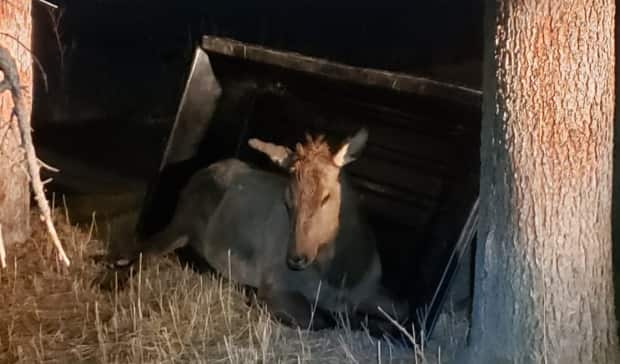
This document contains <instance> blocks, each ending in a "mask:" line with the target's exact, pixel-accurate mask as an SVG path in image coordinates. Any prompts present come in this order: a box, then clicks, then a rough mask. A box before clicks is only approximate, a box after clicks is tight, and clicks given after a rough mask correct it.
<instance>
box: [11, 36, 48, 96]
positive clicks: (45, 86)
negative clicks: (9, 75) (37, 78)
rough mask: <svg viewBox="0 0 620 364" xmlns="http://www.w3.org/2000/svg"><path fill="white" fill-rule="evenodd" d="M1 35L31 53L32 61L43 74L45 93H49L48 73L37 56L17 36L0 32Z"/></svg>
mask: <svg viewBox="0 0 620 364" xmlns="http://www.w3.org/2000/svg"><path fill="white" fill-rule="evenodd" d="M0 35H3V36H5V37H7V38H11V39H13V40H14V41H16V42H17V44H19V45H20V46H21V47H22V48H24V49H25V50H27V51H28V53H30V55H31V56H32V59H33V60H34V62H35V63H36V64H37V67H38V68H39V72H41V76H42V77H43V87H44V88H45V92H48V91H49V88H48V87H47V73H46V72H45V68H43V65H42V64H41V62H39V59H38V58H37V56H35V55H34V53H33V52H32V50H31V49H30V48H28V47H27V46H26V45H25V44H24V43H22V42H21V41H20V40H19V39H17V38H16V37H15V36H13V35H11V34H9V33H3V32H0ZM5 78H6V75H5ZM10 87H11V85H9V88H10Z"/></svg>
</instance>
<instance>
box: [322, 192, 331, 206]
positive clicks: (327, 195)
mask: <svg viewBox="0 0 620 364" xmlns="http://www.w3.org/2000/svg"><path fill="white" fill-rule="evenodd" d="M329 196H330V195H329V193H328V194H326V195H325V196H323V199H322V200H321V206H323V205H325V203H326V202H327V200H329Z"/></svg>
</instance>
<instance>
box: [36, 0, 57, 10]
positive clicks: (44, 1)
mask: <svg viewBox="0 0 620 364" xmlns="http://www.w3.org/2000/svg"><path fill="white" fill-rule="evenodd" d="M38 1H39V2H40V3H41V4H45V5H47V6H49V7H50V8H52V9H58V5H56V4H53V3H51V2H49V1H46V0H38Z"/></svg>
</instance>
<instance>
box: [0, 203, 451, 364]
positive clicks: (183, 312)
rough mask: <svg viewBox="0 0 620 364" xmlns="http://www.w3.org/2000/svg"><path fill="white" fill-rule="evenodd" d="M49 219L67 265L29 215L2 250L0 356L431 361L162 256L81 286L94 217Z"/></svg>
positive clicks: (94, 269) (88, 266)
mask: <svg viewBox="0 0 620 364" xmlns="http://www.w3.org/2000/svg"><path fill="white" fill-rule="evenodd" d="M56 214H57V215H58V211H56ZM56 220H57V227H58V230H59V233H60V234H61V239H62V240H63V243H64V244H65V246H66V249H67V253H68V254H69V256H70V258H71V261H72V265H71V267H70V268H69V269H67V268H65V267H64V266H62V264H61V263H60V261H58V260H57V259H56V257H55V252H54V251H53V249H52V247H51V244H49V242H48V238H47V235H46V231H45V228H44V225H43V223H42V222H40V221H39V220H38V219H33V234H32V238H31V239H29V240H28V241H26V242H24V243H23V244H20V245H17V246H11V247H9V249H8V263H9V267H8V268H7V269H4V270H0V362H1V363H288V362H291V363H300V362H307V363H373V362H374V363H389V362H393V363H401V362H402V363H427V362H435V361H437V356H436V355H429V354H428V353H427V355H426V357H425V355H422V351H420V350H416V351H415V352H414V351H412V350H410V349H408V348H404V347H402V346H398V345H395V344H393V343H390V342H388V341H384V340H382V341H378V340H376V339H373V338H371V337H370V336H369V335H368V334H367V333H365V332H359V331H358V332H352V331H349V330H325V331H320V332H308V331H304V330H294V329H291V328H288V327H284V326H282V325H279V324H277V323H275V322H274V321H272V320H271V318H270V317H269V314H268V313H266V312H264V311H263V310H262V309H261V308H260V307H257V306H254V305H253V306H248V305H247V304H246V303H245V298H244V296H243V294H242V293H241V292H240V291H239V290H238V289H236V288H235V287H230V286H229V284H228V283H223V282H222V281H221V280H218V279H215V278H213V277H211V276H209V275H199V274H197V273H194V272H192V271H188V270H187V269H183V268H181V267H180V265H179V264H177V263H176V262H175V261H174V260H173V259H170V258H162V259H158V260H157V261H155V262H152V263H151V264H149V265H148V266H146V265H145V267H144V269H143V270H140V271H139V273H138V274H137V276H135V277H134V278H133V279H132V280H131V283H130V285H129V287H127V288H126V289H124V290H122V291H116V292H113V293H106V292H101V291H99V290H98V289H97V288H94V287H91V282H92V280H93V279H95V278H96V276H97V274H98V272H100V269H101V268H100V267H98V266H97V265H96V264H95V263H94V262H93V261H92V259H91V258H90V257H91V256H92V255H95V254H101V253H103V249H104V245H103V243H102V242H101V241H98V240H96V239H94V238H93V234H92V233H93V230H94V229H93V228H94V225H92V226H90V227H85V228H83V229H80V228H77V227H74V226H71V225H69V224H68V223H67V222H65V221H64V220H65V217H64V216H57V218H56ZM434 350H435V349H434ZM442 356H443V355H442ZM442 362H443V360H442Z"/></svg>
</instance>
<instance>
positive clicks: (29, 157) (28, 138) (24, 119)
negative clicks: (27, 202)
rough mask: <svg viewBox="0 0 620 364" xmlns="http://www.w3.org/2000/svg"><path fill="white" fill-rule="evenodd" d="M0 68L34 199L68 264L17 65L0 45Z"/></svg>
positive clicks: (56, 245)
mask: <svg viewBox="0 0 620 364" xmlns="http://www.w3.org/2000/svg"><path fill="white" fill-rule="evenodd" d="M0 70H2V72H3V73H4V82H8V83H9V85H10V91H11V96H12V97H13V111H14V113H15V116H16V117H17V124H18V127H19V132H20V134H21V140H22V147H23V148H24V150H25V152H26V164H27V167H28V175H29V177H30V183H31V184H32V190H33V193H34V197H35V200H36V201H37V204H38V206H39V209H40V210H41V214H42V217H43V219H44V221H45V224H46V226H47V230H48V233H49V234H50V237H51V238H52V241H53V243H54V246H55V247H56V250H58V256H59V257H60V259H61V260H62V261H63V263H65V265H66V266H69V265H70V262H69V258H68V257H67V254H66V253H65V250H64V249H63V247H62V243H61V242H60V239H59V238H58V233H57V232H56V228H55V226H54V222H53V221H52V214H51V211H50V207H49V204H48V202H47V199H46V198H45V192H44V190H43V183H42V182H41V175H40V173H39V172H40V169H41V164H40V163H39V159H38V158H37V155H36V152H35V150H34V144H33V142H32V135H31V127H30V117H29V115H27V114H26V112H25V111H24V104H23V103H24V101H23V99H22V90H21V87H20V82H19V75H18V73H17V65H16V64H15V60H14V59H13V57H11V54H10V53H9V51H8V50H7V49H6V48H4V47H2V46H0Z"/></svg>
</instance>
